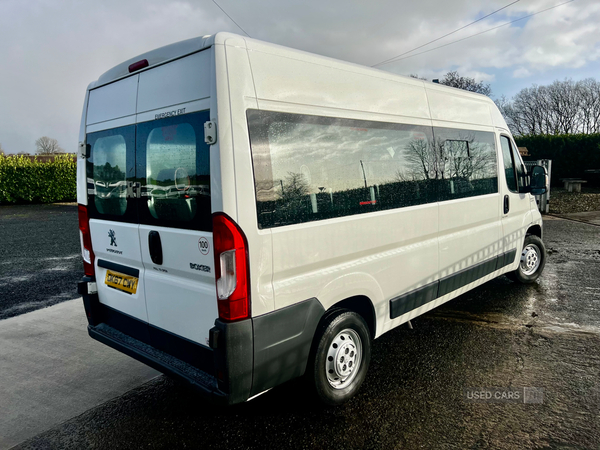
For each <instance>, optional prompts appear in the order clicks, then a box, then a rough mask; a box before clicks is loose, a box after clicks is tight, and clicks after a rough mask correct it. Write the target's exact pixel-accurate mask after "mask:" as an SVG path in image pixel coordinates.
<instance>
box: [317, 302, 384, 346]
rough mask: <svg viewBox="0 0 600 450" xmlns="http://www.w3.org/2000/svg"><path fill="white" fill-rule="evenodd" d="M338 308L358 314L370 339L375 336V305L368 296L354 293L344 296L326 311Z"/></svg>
mask: <svg viewBox="0 0 600 450" xmlns="http://www.w3.org/2000/svg"><path fill="white" fill-rule="evenodd" d="M340 308H341V309H347V310H349V311H353V312H355V313H357V314H359V315H360V316H361V317H362V318H363V319H364V320H365V322H366V323H367V326H368V327H369V332H370V334H371V339H374V338H375V333H376V331H377V317H376V315H375V307H374V306H373V302H372V301H371V299H370V298H369V297H367V296H366V295H355V296H353V297H349V298H346V299H344V300H341V301H339V302H338V303H336V304H334V305H332V306H331V308H330V309H329V310H328V311H327V312H329V311H331V310H333V309H340Z"/></svg>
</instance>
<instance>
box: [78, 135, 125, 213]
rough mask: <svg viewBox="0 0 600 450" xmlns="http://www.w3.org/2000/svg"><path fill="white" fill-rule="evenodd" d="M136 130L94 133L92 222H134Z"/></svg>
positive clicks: (91, 143)
mask: <svg viewBox="0 0 600 450" xmlns="http://www.w3.org/2000/svg"><path fill="white" fill-rule="evenodd" d="M134 142H135V126H133V125H131V126H127V127H121V128H114V129H111V130H106V131H100V132H97V133H90V134H89V135H88V136H87V143H88V146H89V147H88V148H89V157H88V164H87V169H86V170H87V184H88V186H87V187H88V198H89V205H88V208H89V214H90V217H92V218H102V219H106V220H119V221H125V222H133V221H135V220H136V218H137V214H136V211H135V205H134V204H132V203H131V202H130V200H129V198H128V195H127V192H128V190H127V187H128V182H130V181H132V180H133V178H134V171H135V154H134Z"/></svg>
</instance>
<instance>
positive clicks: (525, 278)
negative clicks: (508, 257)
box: [507, 235, 546, 284]
mask: <svg viewBox="0 0 600 450" xmlns="http://www.w3.org/2000/svg"><path fill="white" fill-rule="evenodd" d="M545 265H546V247H545V246H544V243H543V242H542V240H541V239H540V238H539V237H537V236H535V235H529V236H526V237H525V242H524V243H523V250H522V251H521V258H520V261H519V267H518V268H517V270H515V271H514V272H511V273H509V274H507V275H508V276H509V277H510V278H511V279H512V280H514V281H518V282H520V283H524V284H529V283H533V282H534V281H535V280H537V279H538V278H539V277H540V275H541V274H542V271H543V270H544V266H545Z"/></svg>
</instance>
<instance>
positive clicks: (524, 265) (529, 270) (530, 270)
mask: <svg viewBox="0 0 600 450" xmlns="http://www.w3.org/2000/svg"><path fill="white" fill-rule="evenodd" d="M540 262H541V260H540V249H539V247H538V246H537V245H535V244H529V245H527V246H526V247H525V248H524V249H523V252H522V253H521V263H520V266H521V272H523V275H533V274H534V273H535V271H536V270H538V268H539V267H540Z"/></svg>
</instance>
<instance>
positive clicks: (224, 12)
mask: <svg viewBox="0 0 600 450" xmlns="http://www.w3.org/2000/svg"><path fill="white" fill-rule="evenodd" d="M212 1H213V3H214V4H215V5H217V6H218V7H219V9H220V10H221V11H223V14H225V15H226V16H227V17H229V20H231V21H232V22H233V23H235V25H236V26H237V27H238V28H239V29H240V30H242V31H243V32H244V34H245V35H246V36H248V37H250V35H249V34H248V33H246V30H244V29H243V28H242V27H240V25H239V24H238V23H237V22H236V21H235V20H233V18H232V17H231V16H230V15H229V14H227V12H226V11H225V10H224V9H223V8H221V5H219V4H218V3H217V2H216V1H215V0H212Z"/></svg>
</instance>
